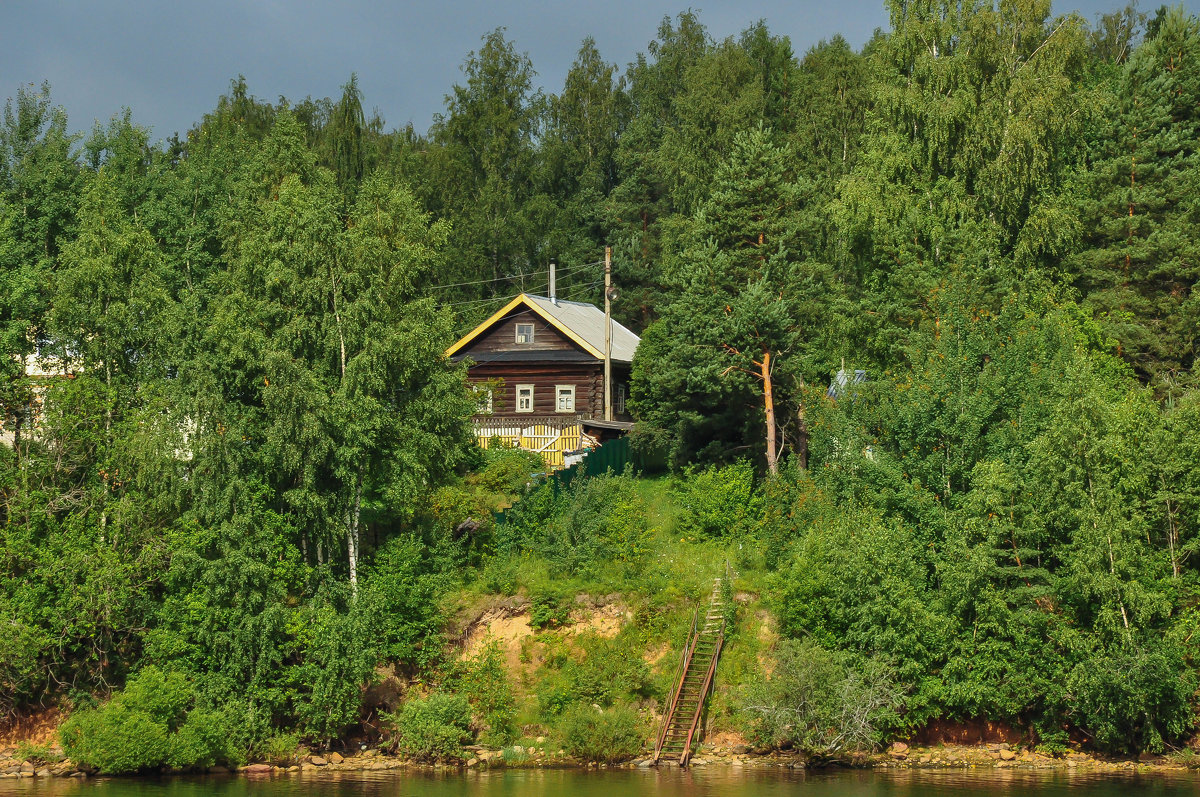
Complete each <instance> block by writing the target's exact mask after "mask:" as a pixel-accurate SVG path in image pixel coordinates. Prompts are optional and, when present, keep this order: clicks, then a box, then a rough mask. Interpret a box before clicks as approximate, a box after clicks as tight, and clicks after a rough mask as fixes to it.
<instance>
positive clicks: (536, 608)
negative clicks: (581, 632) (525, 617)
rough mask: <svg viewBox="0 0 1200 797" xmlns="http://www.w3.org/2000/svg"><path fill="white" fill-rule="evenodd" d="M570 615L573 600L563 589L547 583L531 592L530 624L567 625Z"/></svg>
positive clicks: (537, 626) (543, 625) (550, 626)
mask: <svg viewBox="0 0 1200 797" xmlns="http://www.w3.org/2000/svg"><path fill="white" fill-rule="evenodd" d="M570 617H571V601H570V598H569V596H568V595H567V594H566V593H565V592H563V590H561V589H559V588H557V587H555V586H551V585H549V584H546V585H542V586H540V587H538V588H537V589H535V590H533V591H532V592H531V593H530V594H529V625H530V626H532V627H533V628H554V627H556V626H560V625H565V624H566V623H567V621H568V620H569V619H570Z"/></svg>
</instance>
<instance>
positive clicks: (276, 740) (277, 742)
mask: <svg viewBox="0 0 1200 797" xmlns="http://www.w3.org/2000/svg"><path fill="white" fill-rule="evenodd" d="M303 756H304V752H303V748H301V746H300V735H299V734H296V733H280V734H276V735H275V736H271V737H269V738H268V739H267V740H266V741H264V742H263V743H262V744H261V745H259V748H258V757H259V758H261V759H262V760H263V761H265V762H267V763H268V764H274V765H275V766H288V765H291V764H294V763H296V762H297V761H299V760H300V759H301V758H302V757H303Z"/></svg>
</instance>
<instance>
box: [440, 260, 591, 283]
mask: <svg viewBox="0 0 1200 797" xmlns="http://www.w3.org/2000/svg"><path fill="white" fill-rule="evenodd" d="M603 264H604V261H603V260H597V261H596V262H594V263H580V264H579V265H576V266H570V267H568V268H562V269H560V268H555V270H554V272H555V275H556V276H557V275H558V274H574V273H575V272H576V271H579V270H580V269H583V268H590V267H592V266H600V265H603ZM547 270H548V269H547ZM540 273H541V271H540V270H537V271H531V272H530V273H529V274H528V275H526V274H510V275H508V276H505V277H492V278H491V279H482V280H472V281H470V282H449V283H446V284H445V285H430V286H429V290H431V291H432V290H438V289H440V288H465V287H467V286H470V285H487V284H488V283H491V282H511V281H515V280H518V279H522V278H524V277H526V276H532V275H533V274H540Z"/></svg>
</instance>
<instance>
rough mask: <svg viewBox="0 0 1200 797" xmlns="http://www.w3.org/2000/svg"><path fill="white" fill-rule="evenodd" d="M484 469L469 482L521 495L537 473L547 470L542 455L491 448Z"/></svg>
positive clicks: (493, 490) (511, 449)
mask: <svg viewBox="0 0 1200 797" xmlns="http://www.w3.org/2000/svg"><path fill="white" fill-rule="evenodd" d="M483 461H484V467H483V470H481V471H479V472H478V473H474V474H472V475H471V476H470V477H468V479H467V481H468V482H469V483H472V484H477V485H479V486H480V487H482V488H483V489H485V490H491V491H492V492H496V493H521V492H524V491H525V486H526V485H527V484H529V481H530V478H531V477H532V475H533V474H535V473H541V472H543V471H545V470H546V461H545V460H544V459H542V457H541V455H540V454H535V453H534V452H532V451H526V450H524V449H521V448H491V447H489V448H488V449H487V450H486V451H485V452H484V454H483Z"/></svg>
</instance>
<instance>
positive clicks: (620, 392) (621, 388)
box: [613, 385, 625, 415]
mask: <svg viewBox="0 0 1200 797" xmlns="http://www.w3.org/2000/svg"><path fill="white" fill-rule="evenodd" d="M613 411H614V412H615V413H617V415H624V414H625V385H617V395H616V396H614V397H613Z"/></svg>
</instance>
